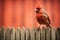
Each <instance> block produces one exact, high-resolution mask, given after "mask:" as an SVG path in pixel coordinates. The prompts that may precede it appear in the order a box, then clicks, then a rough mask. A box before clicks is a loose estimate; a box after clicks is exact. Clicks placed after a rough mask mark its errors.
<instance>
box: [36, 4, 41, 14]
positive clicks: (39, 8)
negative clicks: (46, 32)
mask: <svg viewBox="0 0 60 40" xmlns="http://www.w3.org/2000/svg"><path fill="white" fill-rule="evenodd" d="M41 9H42V7H41V6H40V5H37V6H36V8H35V12H36V13H40V12H41Z"/></svg>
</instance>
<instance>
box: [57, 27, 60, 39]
mask: <svg viewBox="0 0 60 40" xmlns="http://www.w3.org/2000/svg"><path fill="white" fill-rule="evenodd" d="M57 40H60V28H57Z"/></svg>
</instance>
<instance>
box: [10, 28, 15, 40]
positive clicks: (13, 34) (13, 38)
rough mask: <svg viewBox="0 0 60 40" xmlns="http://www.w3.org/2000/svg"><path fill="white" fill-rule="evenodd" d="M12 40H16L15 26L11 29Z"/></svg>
mask: <svg viewBox="0 0 60 40" xmlns="http://www.w3.org/2000/svg"><path fill="white" fill-rule="evenodd" d="M11 40H15V28H12V29H11Z"/></svg>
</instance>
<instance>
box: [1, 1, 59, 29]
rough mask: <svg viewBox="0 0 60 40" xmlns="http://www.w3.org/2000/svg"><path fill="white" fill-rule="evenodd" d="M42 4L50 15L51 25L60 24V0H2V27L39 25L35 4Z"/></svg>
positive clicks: (56, 25)
mask: <svg viewBox="0 0 60 40" xmlns="http://www.w3.org/2000/svg"><path fill="white" fill-rule="evenodd" d="M38 4H40V5H42V7H43V8H44V9H45V10H46V11H47V14H48V15H49V17H50V20H51V25H53V26H55V27H58V26H59V25H60V0H0V27H1V26H5V27H8V26H11V27H13V26H14V27H18V26H20V27H21V28H22V27H23V26H24V27H28V28H31V27H35V28H36V27H38V26H39V24H38V22H37V21H36V18H35V6H36V5H38Z"/></svg>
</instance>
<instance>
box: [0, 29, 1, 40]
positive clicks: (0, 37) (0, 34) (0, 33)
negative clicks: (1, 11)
mask: <svg viewBox="0 0 60 40" xmlns="http://www.w3.org/2000/svg"><path fill="white" fill-rule="evenodd" d="M0 40H1V28H0Z"/></svg>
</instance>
